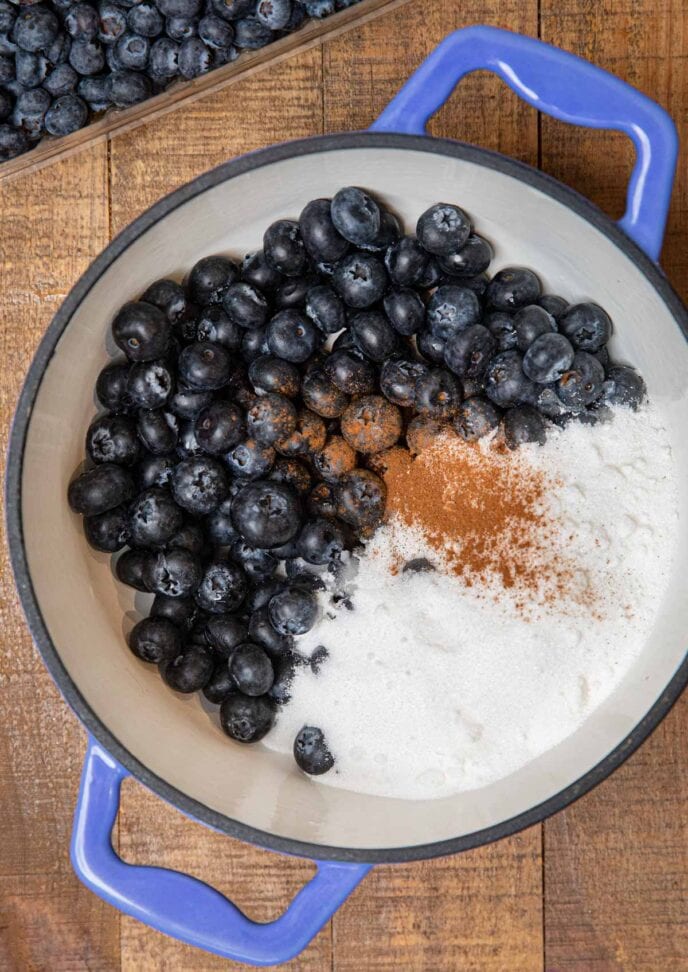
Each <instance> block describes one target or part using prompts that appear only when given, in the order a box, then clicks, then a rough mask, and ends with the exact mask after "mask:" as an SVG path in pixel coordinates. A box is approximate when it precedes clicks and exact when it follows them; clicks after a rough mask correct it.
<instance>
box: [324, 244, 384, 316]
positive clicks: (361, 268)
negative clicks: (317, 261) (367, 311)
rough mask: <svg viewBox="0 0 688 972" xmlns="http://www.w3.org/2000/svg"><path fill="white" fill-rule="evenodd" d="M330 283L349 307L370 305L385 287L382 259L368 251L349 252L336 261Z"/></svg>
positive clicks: (375, 301) (378, 298) (379, 296)
mask: <svg viewBox="0 0 688 972" xmlns="http://www.w3.org/2000/svg"><path fill="white" fill-rule="evenodd" d="M332 283H333V285H334V288H335V290H336V291H337V292H338V293H339V295H340V297H341V298H342V300H343V301H344V303H345V304H348V306H349V307H356V308H359V309H363V308H366V307H371V306H372V305H373V304H375V303H377V301H378V300H380V299H381V297H382V296H383V294H384V293H385V290H386V289H387V283H388V279H387V272H386V270H385V267H384V265H383V263H382V261H381V260H380V259H379V258H378V257H376V256H374V255H373V254H370V253H360V252H359V253H351V254H350V255H349V256H345V257H344V258H343V259H342V260H340V261H339V263H337V265H336V267H335V270H334V274H333V275H332Z"/></svg>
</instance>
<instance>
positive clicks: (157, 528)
mask: <svg viewBox="0 0 688 972" xmlns="http://www.w3.org/2000/svg"><path fill="white" fill-rule="evenodd" d="M183 521H184V517H183V515H182V511H181V510H180V509H179V507H178V506H177V504H176V503H175V502H174V500H173V499H172V497H171V496H170V494H169V493H168V492H167V490H166V489H160V488H153V489H147V490H145V492H143V493H140V494H139V496H137V497H136V500H135V501H134V502H133V503H132V505H131V507H130V510H129V534H130V537H131V543H132V546H135V547H160V546H162V545H163V544H166V543H168V542H169V541H170V540H171V539H172V537H173V536H174V535H175V533H176V532H177V531H178V530H179V529H180V528H181V526H182V523H183Z"/></svg>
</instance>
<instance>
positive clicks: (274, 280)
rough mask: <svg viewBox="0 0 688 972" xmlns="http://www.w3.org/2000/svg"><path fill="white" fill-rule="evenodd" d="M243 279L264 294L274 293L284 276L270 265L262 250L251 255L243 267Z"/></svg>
mask: <svg viewBox="0 0 688 972" xmlns="http://www.w3.org/2000/svg"><path fill="white" fill-rule="evenodd" d="M241 279H242V280H243V281H244V282H245V283H248V284H251V286H252V287H255V288H256V289H257V290H258V291H261V292H262V293H266V294H270V293H273V291H275V290H276V289H277V287H279V285H280V283H281V281H282V275H281V274H280V273H278V272H277V271H276V270H273V268H272V267H271V266H270V265H269V264H268V262H267V260H266V259H265V254H264V253H263V251H262V250H258V251H257V252H256V253H249V254H248V255H247V256H246V257H245V258H244V262H243V263H242V265H241Z"/></svg>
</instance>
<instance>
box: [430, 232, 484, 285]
mask: <svg viewBox="0 0 688 972" xmlns="http://www.w3.org/2000/svg"><path fill="white" fill-rule="evenodd" d="M491 260H492V247H491V246H490V244H489V243H488V242H487V240H484V239H483V238H482V236H476V235H475V234H471V236H469V237H468V239H467V240H466V242H465V243H464V244H463V246H462V247H461V249H459V250H455V251H452V252H451V253H448V254H446V255H444V256H438V258H437V262H438V264H439V266H440V269H441V270H442V271H443V272H444V273H447V274H449V276H451V277H476V276H478V274H481V273H483V272H484V271H485V270H487V268H488V267H489V265H490V261H491Z"/></svg>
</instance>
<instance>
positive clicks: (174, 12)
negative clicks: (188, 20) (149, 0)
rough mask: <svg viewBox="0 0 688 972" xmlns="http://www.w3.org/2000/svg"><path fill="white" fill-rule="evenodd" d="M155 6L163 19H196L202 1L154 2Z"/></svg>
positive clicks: (164, 0) (163, 0)
mask: <svg viewBox="0 0 688 972" xmlns="http://www.w3.org/2000/svg"><path fill="white" fill-rule="evenodd" d="M156 5H157V7H158V10H159V11H160V13H161V14H163V15H164V16H165V17H197V16H198V14H199V13H200V11H201V7H202V5H203V3H202V0H156Z"/></svg>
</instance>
